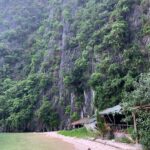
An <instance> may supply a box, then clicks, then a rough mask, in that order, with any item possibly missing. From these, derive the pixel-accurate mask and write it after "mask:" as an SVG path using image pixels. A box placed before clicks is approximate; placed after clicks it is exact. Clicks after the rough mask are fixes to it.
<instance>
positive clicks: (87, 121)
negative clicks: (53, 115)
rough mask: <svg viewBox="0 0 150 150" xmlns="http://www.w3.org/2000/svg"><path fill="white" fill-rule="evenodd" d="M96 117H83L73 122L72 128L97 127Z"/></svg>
mask: <svg viewBox="0 0 150 150" xmlns="http://www.w3.org/2000/svg"><path fill="white" fill-rule="evenodd" d="M95 125H96V118H82V119H80V120H77V121H74V122H72V123H71V126H72V128H82V127H86V128H92V127H93V128H95Z"/></svg>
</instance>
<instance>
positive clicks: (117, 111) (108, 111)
mask: <svg viewBox="0 0 150 150" xmlns="http://www.w3.org/2000/svg"><path fill="white" fill-rule="evenodd" d="M121 110H122V107H121V106H120V105H117V106H114V107H111V108H107V109H105V110H103V111H101V112H99V114H100V115H108V114H122V111H121Z"/></svg>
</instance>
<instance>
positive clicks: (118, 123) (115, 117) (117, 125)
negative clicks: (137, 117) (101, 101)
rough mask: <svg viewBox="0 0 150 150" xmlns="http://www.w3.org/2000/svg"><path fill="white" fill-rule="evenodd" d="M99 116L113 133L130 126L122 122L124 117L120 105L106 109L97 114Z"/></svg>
mask: <svg viewBox="0 0 150 150" xmlns="http://www.w3.org/2000/svg"><path fill="white" fill-rule="evenodd" d="M99 115H100V116H101V117H102V118H103V119H104V121H105V123H106V124H107V125H108V126H109V127H110V128H111V129H112V130H113V131H121V130H124V129H127V128H128V127H129V126H130V125H128V124H127V123H125V122H124V121H123V119H124V118H125V115H124V114H123V113H122V107H121V106H120V105H117V106H114V107H111V108H107V109H105V110H103V111H101V112H99Z"/></svg>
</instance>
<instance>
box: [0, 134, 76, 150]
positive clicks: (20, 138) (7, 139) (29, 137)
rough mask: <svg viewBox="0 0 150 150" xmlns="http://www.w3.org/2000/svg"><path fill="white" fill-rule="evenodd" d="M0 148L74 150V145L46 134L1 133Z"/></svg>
mask: <svg viewBox="0 0 150 150" xmlns="http://www.w3.org/2000/svg"><path fill="white" fill-rule="evenodd" d="M0 150H74V147H73V146H72V145H71V144H68V143H65V142H63V141H61V140H59V139H54V138H50V137H49V136H47V135H46V134H39V133H1V134H0Z"/></svg>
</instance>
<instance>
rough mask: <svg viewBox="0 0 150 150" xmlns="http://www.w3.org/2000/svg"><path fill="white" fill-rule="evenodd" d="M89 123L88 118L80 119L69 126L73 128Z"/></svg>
mask: <svg viewBox="0 0 150 150" xmlns="http://www.w3.org/2000/svg"><path fill="white" fill-rule="evenodd" d="M90 122H91V119H90V118H82V119H80V120H77V121H74V122H72V123H71V125H73V126H75V125H84V124H88V123H90Z"/></svg>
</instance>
